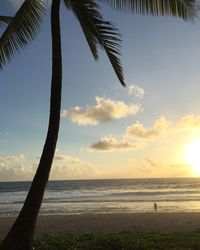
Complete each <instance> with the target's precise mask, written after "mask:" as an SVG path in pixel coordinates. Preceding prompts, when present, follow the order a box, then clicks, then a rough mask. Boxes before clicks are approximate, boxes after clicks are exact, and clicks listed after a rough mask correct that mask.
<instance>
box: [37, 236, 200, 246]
mask: <svg viewBox="0 0 200 250" xmlns="http://www.w3.org/2000/svg"><path fill="white" fill-rule="evenodd" d="M33 249H34V250H161V249H162V250H199V249H200V232H194V233H173V234H163V233H162V234H161V233H130V232H122V233H115V234H82V235H74V234H70V235H66V236H62V237H51V236H45V237H42V238H38V239H35V240H34V248H33Z"/></svg>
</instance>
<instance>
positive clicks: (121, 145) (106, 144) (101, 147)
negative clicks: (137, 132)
mask: <svg viewBox="0 0 200 250" xmlns="http://www.w3.org/2000/svg"><path fill="white" fill-rule="evenodd" d="M139 147H141V145H140V144H139V143H136V142H130V141H125V140H123V141H120V140H117V139H115V138H114V137H112V136H109V137H103V138H101V139H100V140H99V141H98V142H96V143H93V144H92V145H91V146H90V147H89V148H88V150H89V151H101V152H110V151H127V150H133V149H138V148H139Z"/></svg>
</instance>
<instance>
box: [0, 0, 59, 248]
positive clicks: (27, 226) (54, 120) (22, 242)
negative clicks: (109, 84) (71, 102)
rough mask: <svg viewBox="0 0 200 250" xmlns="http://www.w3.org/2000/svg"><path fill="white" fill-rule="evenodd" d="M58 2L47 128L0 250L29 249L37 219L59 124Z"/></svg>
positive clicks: (53, 10)
mask: <svg viewBox="0 0 200 250" xmlns="http://www.w3.org/2000/svg"><path fill="white" fill-rule="evenodd" d="M59 11H60V0H52V6H51V29H52V30H51V31H52V54H53V58H52V63H53V65H52V81H51V99H50V116H49V127H48V132H47V137H46V141H45V145H44V148H43V152H42V155H41V158H40V162H39V166H38V169H37V172H36V174H35V177H34V179H33V182H32V185H31V187H30V190H29V193H28V195H27V197H26V200H25V202H24V205H23V208H22V210H21V212H20V214H19V216H18V217H17V219H16V221H15V223H14V224H13V226H12V228H11V230H10V231H9V233H8V234H7V236H6V238H5V239H4V241H3V243H2V245H1V247H0V250H31V247H32V241H33V234H34V230H35V225H36V221H37V216H38V213H39V210H40V206H41V203H42V199H43V195H44V191H45V187H46V184H47V182H48V178H49V174H50V170H51V165H52V161H53V157H54V153H55V149H56V143H57V138H58V131H59V124H60V108H61V89H62V57H61V35H60V18H59Z"/></svg>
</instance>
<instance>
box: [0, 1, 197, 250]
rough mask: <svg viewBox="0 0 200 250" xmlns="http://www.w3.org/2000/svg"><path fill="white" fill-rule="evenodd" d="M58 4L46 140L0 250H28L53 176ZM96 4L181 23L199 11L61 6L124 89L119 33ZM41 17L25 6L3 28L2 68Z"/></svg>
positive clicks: (121, 4)
mask: <svg viewBox="0 0 200 250" xmlns="http://www.w3.org/2000/svg"><path fill="white" fill-rule="evenodd" d="M60 2H61V0H52V5H51V32H52V54H53V59H52V63H53V65H52V80H51V98H50V116H49V127H48V132H47V137H46V141H45V144H44V148H43V152H42V155H41V158H40V162H39V166H38V169H37V171H36V174H35V177H34V179H33V182H32V185H31V187H30V190H29V193H28V195H27V197H26V200H25V202H24V205H23V208H22V210H21V212H20V214H19V216H18V217H17V219H16V221H15V223H14V225H13V226H12V228H11V230H10V231H9V233H8V235H7V236H6V238H5V239H4V241H3V243H2V245H1V247H0V250H11V249H12V250H30V249H31V246H32V239H33V234H34V229H35V224H36V220H37V216H38V212H39V209H40V206H41V203H42V199H43V194H44V190H45V187H46V184H47V182H48V177H49V174H50V170H51V165H52V161H53V157H54V152H55V148H56V142H57V137H58V131H59V122H60V106H61V88H62V57H61V55H62V54H61V36H60V20H59V12H60ZM98 2H99V3H100V2H102V3H106V4H108V5H110V6H111V7H112V8H115V9H118V10H120V11H131V12H133V13H139V14H145V15H146V14H150V15H172V16H176V17H180V18H182V19H184V20H194V18H195V17H196V14H197V8H198V5H197V3H196V1H193V0H167V1H166V0H145V1H142V0H96V1H95V0H64V3H65V6H66V7H67V9H68V10H69V11H72V12H73V13H74V14H75V16H76V18H77V19H78V21H79V23H80V25H81V27H82V30H83V32H84V35H85V37H86V39H87V42H88V45H89V47H90V50H91V52H92V54H93V57H94V59H95V60H97V59H98V48H99V47H100V48H101V49H103V50H104V51H105V52H106V54H107V56H108V58H109V60H110V62H111V64H112V66H113V69H114V71H115V73H116V75H117V77H118V79H119V81H120V83H121V84H122V85H123V86H125V83H124V79H123V70H122V66H121V63H120V59H119V55H120V49H119V45H120V39H119V33H118V30H117V29H116V28H115V27H114V26H113V25H112V24H111V23H110V22H108V21H106V20H104V18H103V17H102V15H101V13H100V6H99V4H98ZM43 13H44V5H43V1H42V0H25V1H24V3H23V4H22V6H21V8H20V9H19V10H18V12H17V13H16V15H15V17H14V18H13V19H12V20H10V19H9V20H8V19H6V22H8V21H10V22H9V24H8V27H7V29H6V30H5V32H4V33H3V35H2V37H1V38H0V67H1V68H3V66H4V65H5V64H6V63H7V62H8V61H10V60H11V58H12V57H13V55H15V54H16V53H18V52H19V51H20V50H21V49H22V48H23V47H24V46H26V45H27V44H28V43H29V42H30V41H31V40H32V39H33V38H34V37H35V35H36V32H37V30H38V27H39V24H40V22H41V19H42V16H43ZM3 19H4V18H3ZM3 19H2V20H3ZM0 21H1V20H0ZM4 22H5V19H4Z"/></svg>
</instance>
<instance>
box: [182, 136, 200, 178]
mask: <svg viewBox="0 0 200 250" xmlns="http://www.w3.org/2000/svg"><path fill="white" fill-rule="evenodd" d="M184 160H185V161H186V163H188V164H189V165H191V166H192V171H193V172H194V174H195V175H197V176H200V137H197V138H194V139H193V140H191V141H190V142H189V143H188V144H187V145H186V148H185V155H184Z"/></svg>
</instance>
